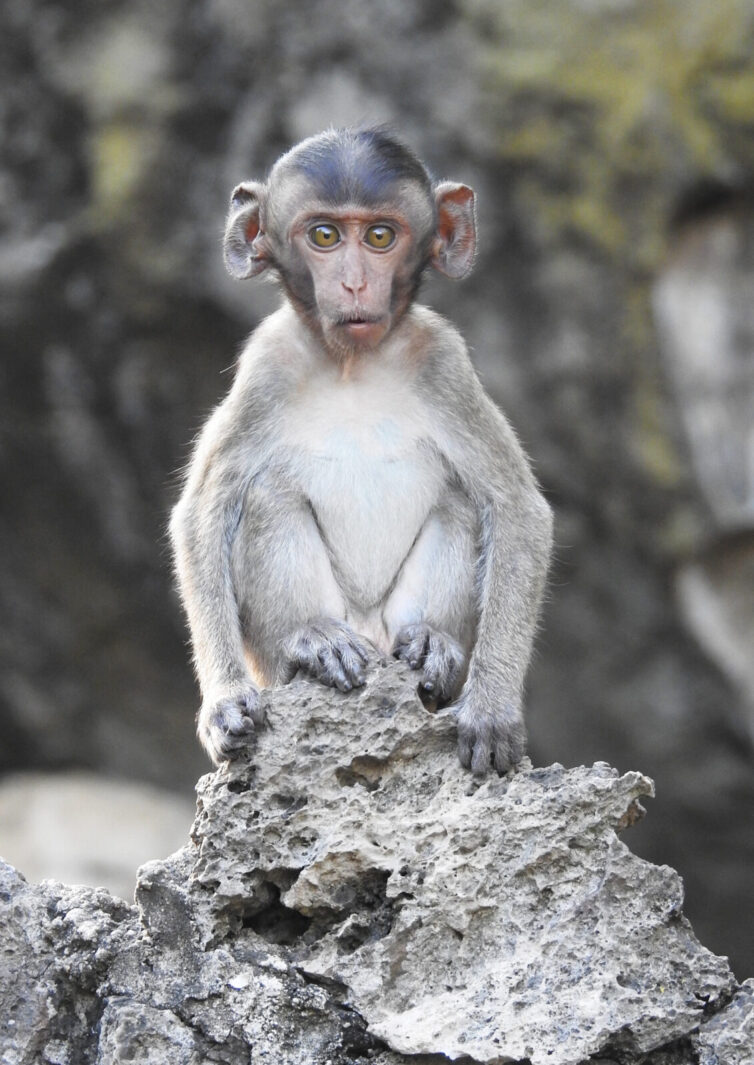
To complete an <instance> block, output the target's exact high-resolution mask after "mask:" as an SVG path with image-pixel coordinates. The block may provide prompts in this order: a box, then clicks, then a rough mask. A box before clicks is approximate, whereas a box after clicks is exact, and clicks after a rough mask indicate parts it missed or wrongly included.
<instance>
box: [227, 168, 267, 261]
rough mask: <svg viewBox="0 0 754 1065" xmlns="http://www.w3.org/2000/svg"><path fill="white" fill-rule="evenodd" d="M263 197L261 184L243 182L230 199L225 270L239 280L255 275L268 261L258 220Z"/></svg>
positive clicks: (264, 190)
mask: <svg viewBox="0 0 754 1065" xmlns="http://www.w3.org/2000/svg"><path fill="white" fill-rule="evenodd" d="M266 196H267V189H266V188H265V186H264V185H260V184H259V183H258V182H256V181H244V182H243V184H241V185H237V186H236V187H235V188H234V189H233V195H232V196H231V198H230V211H229V212H228V221H227V222H226V224H225V239H224V241H223V254H224V256H225V265H226V266H227V267H228V270H229V271H230V273H231V274H232V275H233V277H237V278H238V279H239V280H243V279H244V278H247V277H256V275H257V274H261V272H262V271H263V270H264V269H266V268H267V267H268V266H269V264H270V261H269V256H268V255H267V253H266V247H265V239H264V233H263V232H262V226H261V222H260V213H261V210H262V207H263V206H264V202H265V199H266Z"/></svg>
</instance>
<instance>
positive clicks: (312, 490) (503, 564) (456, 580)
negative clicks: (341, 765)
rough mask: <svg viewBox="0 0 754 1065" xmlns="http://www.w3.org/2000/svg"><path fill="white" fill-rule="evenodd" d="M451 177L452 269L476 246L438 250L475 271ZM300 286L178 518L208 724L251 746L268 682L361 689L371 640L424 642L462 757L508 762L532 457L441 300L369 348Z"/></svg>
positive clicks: (242, 367) (523, 634) (406, 649)
mask: <svg viewBox="0 0 754 1065" xmlns="http://www.w3.org/2000/svg"><path fill="white" fill-rule="evenodd" d="M438 188H441V189H443V188H444V189H446V190H451V192H452V194H453V197H454V211H456V212H457V213H460V214H463V216H464V219H463V224H462V225H460V226H459V230H458V232H460V233H461V234H462V238H463V239H462V241H461V244H462V245H463V246H462V247H461V248H460V250H459V254H460V256H461V259H460V260H459V265H454V263H453V262H452V261H451V260H452V255H453V254H454V253H453V250H452V249H453V245H454V242H455V243H458V242H457V240H456V237H455V235H454V233H451V234H450V236H449V237H448V234H447V233H445V234H443V236H442V239H440V238H438V239H436V240H435V246H436V259H437V260H438V261H435V265H437V266H438V269H441V270H442V271H443V272H445V273H450V274H451V275H452V274H453V273H454V272H455V274H456V275H460V274H461V273H462V272H465V270H466V269H467V268H468V264H469V263H470V261H471V259H472V258H473V251H474V247H473V194H472V193H471V190H466V189H465V186H452V185H448V184H444V185H443V186H438ZM253 189H254V192H255V194H256V192H257V189H258V187H257V186H253ZM458 190H462V192H461V194H460V195H456V194H457V193H458ZM265 194H266V195H267V196H268V198H269V196H270V193H269V189H268V190H266V193H265V192H263V193H261V196H262V197H263V196H264V195H265ZM287 194H288V195H289V198H290V189H288V190H287ZM411 195H412V196H413V197H414V205H413V214H414V217H418V215H417V211H416V208H415V198H416V196H417V195H418V193H417V191H416V190H413V192H412V194H411ZM281 196H282V193H281ZM268 206H269V210H270V211H271V212H274V210H275V208H276V204H275V203H270V204H268ZM238 209H239V204H238V202H236V203H235V204H234V205H233V207H232V213H231V219H232V217H233V212H234V211H237V210H238ZM278 209H279V208H278ZM410 209H411V205H410ZM427 214H429V212H427ZM469 220H470V221H469ZM231 228H232V232H233V238H232V239H233V241H234V246H233V252H232V254H233V255H234V256H236V259H237V261H242V260H243V255H244V249H243V247H242V246H239V243H238V241H239V236H238V234H239V232H240V231H239V229H238V227H235V228H233V227H231ZM430 238H431V231H430V232H429V233H428V232H427V231H426V230H425V231H423V232H419V233H414V235H413V239H414V242H415V243H418V242H423V243H424V245H427V244H428V241H429V239H430ZM255 242H256V243H257V244H262V245H264V246H265V253H266V255H267V257H268V258H267V261H268V263H269V264H270V265H271V266H272V267H273V268H274V267H275V262H276V255H278V254H281V255H282V254H285V255H287V256H288V257H289V259H291V258H292V255H293V253H292V251H291V249H290V248H283V249H282V250H281V251H279V252H276V250H275V245H274V243H273V241H272V238H271V237H270V234H265V233H262V234H261V236H259V237H256V238H255ZM265 242H266V244H265ZM449 249H450V250H449ZM411 254H414V253H411ZM449 257H450V259H449ZM439 260H442V261H439ZM334 261H335V260H332V259H331V260H329V263H330V265H332V263H333V262H334ZM370 261H371V260H370ZM287 276H290V273H289V274H288V275H287ZM283 280H284V284H290V282H289V281H287V280H286V276H284V277H283ZM414 280H415V279H413V278H412V279H409V281H407V282H406V284H413V283H414ZM330 290H333V285H332V283H330ZM289 296H290V299H288V300H286V301H285V303H284V305H283V306H282V307H281V309H280V310H279V311H277V312H276V313H275V314H273V315H272V316H271V317H270V318H268V319H267V320H266V321H265V322H263V323H262V325H261V326H260V327H259V328H258V329H257V330H256V332H255V333H254V334H253V335H252V337H251V338H250V340H249V342H248V344H247V347H246V349H245V351H244V353H243V355H242V357H241V360H240V364H239V368H238V373H237V376H236V379H235V381H234V384H233V387H232V388H231V391H230V393H229V395H228V397H227V398H226V399H225V401H224V402H223V403H222V404H221V405H220V407H219V408H218V409H217V410H216V411H215V413H214V414H213V415H212V417H211V418H210V420H209V422H208V423H207V425H206V426H205V428H204V430H203V432H202V434H201V436H200V438H199V441H198V444H197V446H196V450H195V453H194V457H193V459H192V462H191V465H190V467H189V470H188V475H187V478H186V485H185V489H184V492H183V495H182V498H181V500H180V502H179V503H178V505H177V506H176V508H175V511H174V513H173V518H172V521H171V534H172V539H173V545H174V551H175V562H176V571H177V575H178V581H179V585H180V589H181V593H182V597H183V601H184V604H185V607H186V611H187V614H188V618H189V624H190V627H191V634H192V640H193V647H194V657H195V662H196V668H197V674H198V678H199V682H200V685H201V688H202V694H203V705H202V709H201V711H200V714H199V734H200V736H201V738H202V741H203V743H204V744H205V746H206V748H207V750H208V752H209V754H210V755H211V757H212V758H213V759H214V760H215V761H216V762H219V761H223V760H225V759H227V758H232V757H233V756H234V755H235V754H236V753H237V752H238V750H239V748H240V747H241V746H242V745H243V744H244V743H245V742H246V741H247V740H248V738H249V735H250V734H251V733H252V732H253V729H254V728H255V727H257V726H259V725H260V724H261V723H262V714H261V712H260V710H259V706H260V701H259V695H258V689H259V686H260V685H273V684H280V683H285V682H286V681H287V680H289V679H290V678H291V677H292V675H293V674H294V673H295V671H296V670H297V669H304V670H306V671H308V672H309V673H311V674H312V675H313V676H315V677H317V678H318V679H320V680H321V681H322V682H323V683H325V684H329V685H333V686H335V687H338V688H339V689H340V690H342V691H349V690H350V689H351V688H352V687H355V686H358V685H359V684H363V682H364V675H365V674H364V666H365V663H366V658H367V655H368V653H369V649H370V644H371V645H372V646H373V647H376V648H377V649H378V650H379V651H381V652H383V653H385V654H395V655H396V656H398V657H402V658H405V659H406V660H407V661H408V662H409V664H410V665H411V666H412V668H415V669H416V670H417V673H418V674H419V677H420V685H421V686H422V688H423V690H424V691H425V693H426V695H427V696H428V697H431V698H432V699H433V700H434V701H438V702H448V701H450V700H453V699H455V700H456V702H455V711H456V714H457V718H458V735H459V754H460V758H461V761H462V762H463V764H464V765H466V766H468V767H469V768H471V769H472V771H473V772H475V773H482V772H485V771H486V770H487V769H488V768H489V767H490V766H491V765H494V767H495V768H496V769H498V770H499V771H502V770H505V769H506V768H508V767H509V766H510V765H512V764H515V763H516V762H517V761H519V760H520V758H521V756H522V754H523V751H524V744H525V730H524V724H523V716H522V711H521V700H522V692H523V685H524V676H525V673H526V669H527V665H528V662H529V658H530V654H531V647H532V641H533V636H534V630H535V626H536V619H537V614H538V608H539V603H540V599H541V596H542V591H543V587H544V582H545V575H546V570H547V565H548V559H549V553H550V544H551V530H552V520H551V515H550V511H549V508H548V506H547V504H546V503H545V501H544V500H543V498H542V496H541V494H540V493H539V491H538V489H537V486H536V483H535V481H534V478H533V476H532V473H531V470H530V468H529V464H528V461H527V459H526V457H525V455H524V453H523V451H522V449H521V447H520V445H519V443H518V441H517V440H516V437H515V435H514V433H513V431H512V429H511V427H510V426H509V424H508V423H507V421H506V420H505V418H504V417H503V415H502V414H501V413H500V411H499V410H498V409H497V408H496V407H495V406H494V404H493V403H492V402H491V400H490V399H489V398H488V397H487V395H486V394H485V393H484V391H483V389H482V387H481V385H480V383H479V381H478V378H477V376H476V374H475V372H474V370H473V367H472V365H471V362H470V359H469V356H468V352H467V349H466V346H465V344H464V342H463V340H462V338H461V337H460V335H459V334H458V333H457V331H456V330H455V329H454V328H453V327H452V326H451V325H450V324H449V323H448V322H446V321H445V320H444V319H443V318H441V317H440V316H439V315H437V314H435V313H434V312H432V311H430V310H428V309H427V308H425V307H421V306H419V305H415V306H413V307H409V308H408V309H407V310H406V311H405V313H402V314H401V315H400V316H398V317H397V318H396V320H395V321H394V322H391V325H390V328H389V331H388V332H387V335H386V336H385V337H384V338H383V339H381V340H380V342H379V344H378V346H377V347H375V348H372V349H370V350H368V351H358V352H351V353H350V355H349V354H348V352H347V351H346V353H345V354H344V352H343V351H342V350H341V349H335V348H334V347H332V346H328V343H327V340H326V335H325V334H324V331H323V330H318V329H317V328H315V327H313V325H312V321H311V312H309V311H307V312H306V313H305V312H304V311H303V310H302V301H301V300H300V299H299V296H298V293H297V292H296V291H290V292H289ZM319 313H321V314H325V313H326V312H325V311H321V312H319Z"/></svg>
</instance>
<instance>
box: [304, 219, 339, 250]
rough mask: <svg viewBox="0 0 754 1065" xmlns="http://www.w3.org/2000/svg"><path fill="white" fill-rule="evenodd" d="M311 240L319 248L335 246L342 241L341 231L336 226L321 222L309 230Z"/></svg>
mask: <svg viewBox="0 0 754 1065" xmlns="http://www.w3.org/2000/svg"><path fill="white" fill-rule="evenodd" d="M308 236H309V240H310V241H311V242H312V244H315V245H316V246H317V247H318V248H334V247H335V245H336V244H338V243H339V242H340V233H339V232H338V231H337V229H336V228H335V226H331V225H329V224H328V223H327V222H320V223H319V225H317V226H312V228H311V229H310V230H309V234H308Z"/></svg>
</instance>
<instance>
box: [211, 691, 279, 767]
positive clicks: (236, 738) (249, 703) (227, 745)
mask: <svg viewBox="0 0 754 1065" xmlns="http://www.w3.org/2000/svg"><path fill="white" fill-rule="evenodd" d="M264 722H265V712H264V707H263V706H262V704H261V699H260V695H259V692H258V691H257V689H256V688H253V687H248V688H246V689H244V690H243V691H240V692H236V693H234V694H231V695H227V696H224V697H223V698H222V699H217V700H215V701H213V702H210V703H205V704H204V706H202V708H201V710H200V711H199V723H198V728H197V732H198V734H199V738H200V740H201V741H202V743H203V744H204V747H205V749H206V751H207V753H208V754H209V756H210V758H211V759H212V761H213V762H214V763H215V765H219V764H220V763H221V762H229V761H231V760H232V759H233V758H237V757H238V755H239V754H240V753H241V751H242V750H243V749H244V747H246V746H247V745H248V743H249V739H250V737H251V736H252V735H253V733H254V731H255V730H256V729H257V728H258V727H259V726H261V725H263V724H264Z"/></svg>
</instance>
